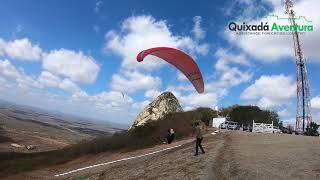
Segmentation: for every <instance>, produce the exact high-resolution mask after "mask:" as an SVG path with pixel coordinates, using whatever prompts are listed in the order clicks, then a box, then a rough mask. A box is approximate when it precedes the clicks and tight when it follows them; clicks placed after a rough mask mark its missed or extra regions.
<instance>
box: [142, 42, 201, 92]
mask: <svg viewBox="0 0 320 180" xmlns="http://www.w3.org/2000/svg"><path fill="white" fill-rule="evenodd" d="M148 55H153V56H156V57H159V58H161V59H163V60H165V61H167V62H168V63H170V64H172V65H174V66H175V67H176V68H177V69H179V70H180V71H181V72H182V73H183V74H184V75H185V76H186V77H187V78H188V79H189V81H190V82H191V83H192V84H193V86H194V87H195V88H196V90H197V92H198V93H203V92H204V84H203V79H202V74H201V72H200V70H199V67H198V65H197V64H196V63H195V61H194V60H193V59H192V58H191V57H190V56H189V55H187V54H186V53H184V52H182V51H180V50H178V49H174V48H169V47H156V48H151V49H147V50H144V51H141V52H140V53H139V54H138V56H137V61H138V62H141V61H143V59H144V58H145V57H146V56H148Z"/></svg>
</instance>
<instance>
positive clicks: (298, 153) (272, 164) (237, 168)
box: [214, 131, 320, 180]
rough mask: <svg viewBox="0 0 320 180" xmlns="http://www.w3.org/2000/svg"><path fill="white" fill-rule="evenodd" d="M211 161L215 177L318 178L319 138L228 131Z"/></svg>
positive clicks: (319, 164) (309, 179) (319, 170)
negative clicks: (212, 161) (216, 154)
mask: <svg viewBox="0 0 320 180" xmlns="http://www.w3.org/2000/svg"><path fill="white" fill-rule="evenodd" d="M224 138H225V141H224V142H225V143H224V145H223V147H222V148H221V149H220V153H219V156H218V158H217V159H216V163H215V168H214V171H215V175H216V176H214V177H215V178H217V179H244V180H246V179H259V180H264V179H308V180H311V179H315V180H316V179H320V161H319V160H320V138H319V137H306V136H296V135H289V134H253V133H244V132H237V131H236V132H234V133H229V134H226V136H224Z"/></svg>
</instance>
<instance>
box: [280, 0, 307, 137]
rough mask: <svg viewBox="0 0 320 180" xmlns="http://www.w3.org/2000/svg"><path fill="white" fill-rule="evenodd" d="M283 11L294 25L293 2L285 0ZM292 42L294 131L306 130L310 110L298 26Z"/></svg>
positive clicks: (305, 69) (294, 31) (304, 61)
mask: <svg viewBox="0 0 320 180" xmlns="http://www.w3.org/2000/svg"><path fill="white" fill-rule="evenodd" d="M285 9H286V11H285V13H286V14H288V15H289V22H290V24H291V25H293V26H296V25H297V24H296V17H295V12H294V10H293V2H292V1H291V0H285ZM292 35H293V44H294V51H295V57H296V65H297V114H296V131H297V132H303V133H304V132H306V130H308V129H309V125H310V123H311V122H312V117H311V111H310V108H311V107H310V106H311V105H310V89H309V88H310V87H309V80H308V73H307V67H306V60H305V58H304V55H303V50H302V45H301V41H300V37H299V32H298V28H294V30H293V32H292Z"/></svg>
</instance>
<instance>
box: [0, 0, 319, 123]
mask: <svg viewBox="0 0 320 180" xmlns="http://www.w3.org/2000/svg"><path fill="white" fill-rule="evenodd" d="M318 5H319V2H318V1H316V0H308V1H307V0H300V1H297V2H296V7H295V8H296V11H297V12H299V13H300V14H302V15H304V16H307V17H309V18H310V19H312V20H313V25H314V26H315V30H314V32H311V33H307V34H305V35H303V36H302V37H301V38H302V41H303V46H304V50H305V55H306V58H307V59H308V62H309V64H308V70H309V77H310V84H311V96H312V97H311V98H312V100H311V104H312V113H313V116H314V120H316V121H318V119H319V117H320V97H319V95H320V93H319V91H320V90H319V88H320V87H319V84H318V83H317V82H318V81H319V77H318V76H317V75H318V74H317V73H318V71H319V68H320V64H319V63H320V60H319V58H320V52H319V51H318V50H317V48H316V47H317V46H318V44H317V43H318V42H319V40H320V32H319V28H318V27H319V25H320V23H319V22H320V18H319V16H318V12H317V9H316V7H318ZM283 12H284V7H283V4H281V3H280V1H276V0H250V1H248V0H234V1H231V0H229V1H205V0H203V1H200V2H191V1H182V0H175V1H161V2H160V1H159V2H158V3H155V2H154V1H146V0H145V1H129V0H126V1H125V0H121V1H119V0H117V1H110V0H109V1H99V0H86V1H75V0H72V1H40V0H38V1H32V3H30V2H28V1H15V0H10V1H9V0H5V1H3V2H2V5H1V7H0V22H1V24H0V83H1V84H2V85H1V86H0V98H1V99H4V100H8V101H12V102H16V103H19V104H26V105H31V106H36V107H41V108H45V109H50V110H58V111H61V112H65V113H71V114H76V115H78V116H83V117H89V118H94V119H99V120H107V121H113V122H117V123H124V124H131V123H132V122H133V120H134V118H135V117H136V116H137V113H138V112H139V111H141V109H142V108H143V107H144V106H145V105H147V104H148V103H149V102H150V101H152V99H153V98H155V97H156V96H157V95H159V94H160V93H161V92H164V91H168V90H169V91H172V92H173V93H174V94H175V95H176V96H177V98H178V99H179V101H180V102H181V104H182V106H183V107H184V109H185V110H189V109H193V108H196V107H200V106H208V107H212V108H215V107H216V106H218V107H224V106H229V105H233V104H254V105H258V106H260V107H261V108H264V109H271V110H275V111H277V112H279V114H280V117H281V120H283V121H284V122H285V123H288V124H294V121H295V120H294V119H295V98H296V97H295V93H296V92H295V89H296V84H295V63H294V57H293V52H294V51H293V42H292V37H291V36H276V35H275V36H254V35H243V36H239V35H235V34H232V33H233V32H230V31H228V29H227V27H228V24H229V22H231V21H239V22H242V21H246V22H248V23H250V22H252V23H253V22H260V21H261V19H262V17H263V16H265V15H267V14H271V13H272V14H278V15H281V16H285V15H284V13H283ZM157 46H169V47H175V48H179V49H181V50H183V51H185V52H187V53H188V54H190V55H191V56H192V57H194V58H195V59H196V61H197V63H198V65H199V68H200V70H201V71H202V74H203V76H204V80H205V93H204V94H202V95H199V94H197V93H196V91H195V90H194V89H193V87H192V85H191V84H190V83H189V82H188V81H186V79H185V78H184V77H183V76H182V75H181V74H180V73H179V72H178V71H177V70H176V69H175V68H174V67H172V66H169V65H167V64H165V63H163V62H161V61H159V60H157V59H155V58H153V57H148V58H149V59H148V61H144V62H143V63H138V62H136V60H135V58H136V55H137V53H138V52H139V51H141V50H143V49H147V48H152V47H157ZM123 95H124V96H123Z"/></svg>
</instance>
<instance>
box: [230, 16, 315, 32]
mask: <svg viewBox="0 0 320 180" xmlns="http://www.w3.org/2000/svg"><path fill="white" fill-rule="evenodd" d="M293 22H294V23H293ZM228 29H229V31H230V32H234V33H236V34H237V35H292V33H293V32H294V31H297V32H298V33H301V34H304V33H308V32H313V31H314V26H313V24H312V21H311V20H310V19H308V18H307V17H305V16H297V17H295V18H294V19H290V18H288V17H280V16H277V15H274V14H271V15H268V16H265V17H264V18H262V20H261V21H260V22H258V21H251V22H249V23H247V22H239V21H237V22H230V23H229V25H228Z"/></svg>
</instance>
